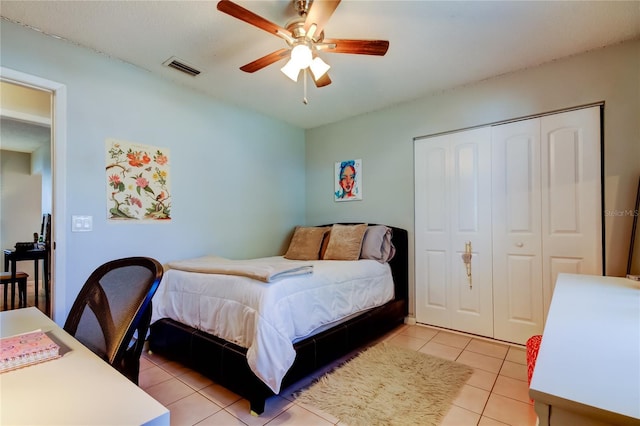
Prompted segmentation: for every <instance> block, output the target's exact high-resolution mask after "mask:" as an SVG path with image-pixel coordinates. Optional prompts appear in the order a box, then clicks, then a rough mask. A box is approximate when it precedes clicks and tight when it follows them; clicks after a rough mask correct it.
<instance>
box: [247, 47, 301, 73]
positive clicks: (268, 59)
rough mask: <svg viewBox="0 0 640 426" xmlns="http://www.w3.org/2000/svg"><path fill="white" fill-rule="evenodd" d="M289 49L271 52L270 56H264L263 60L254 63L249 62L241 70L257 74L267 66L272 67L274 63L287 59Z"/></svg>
mask: <svg viewBox="0 0 640 426" xmlns="http://www.w3.org/2000/svg"><path fill="white" fill-rule="evenodd" d="M289 52H290V50H289V49H280V50H276V51H275V52H271V53H269V54H268V55H265V56H263V57H262V58H259V59H256V60H255V61H253V62H249V63H248V64H246V65H243V66H241V67H240V69H241V70H242V71H244V72H249V73H252V72H256V71H258V70H261V69H262V68H264V67H266V66H267V65H271V64H273V63H274V62H278V61H279V60H280V59H282V58H285V57H287V56H288V55H289Z"/></svg>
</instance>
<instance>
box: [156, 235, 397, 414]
mask: <svg viewBox="0 0 640 426" xmlns="http://www.w3.org/2000/svg"><path fill="white" fill-rule="evenodd" d="M327 226H328V225H327ZM390 228H392V229H393V239H392V241H393V244H394V246H395V247H396V254H395V256H394V258H393V259H391V260H390V261H389V265H390V266H391V271H392V274H393V280H394V287H395V298H394V299H393V300H391V301H389V302H387V303H386V304H384V305H382V306H380V307H377V308H374V309H371V310H369V311H367V312H365V313H363V314H361V315H358V316H356V317H354V318H351V319H350V320H349V321H347V322H344V323H342V324H339V325H337V326H335V327H333V328H330V329H328V330H325V331H323V332H321V333H319V334H316V335H314V336H312V337H309V338H306V339H304V340H301V341H299V342H297V343H296V344H294V349H295V351H296V359H295V361H294V363H293V365H292V366H291V369H290V370H289V371H288V372H287V374H286V375H285V377H284V379H283V381H282V386H281V389H285V388H286V387H287V386H289V385H291V384H293V383H295V382H296V381H298V380H300V379H302V378H304V377H305V376H308V375H309V374H311V373H313V372H314V371H316V370H318V369H320V368H322V367H324V366H326V365H327V364H329V363H331V362H333V361H335V360H337V359H338V358H340V357H342V356H344V355H346V354H348V353H349V352H351V351H353V350H354V349H357V348H359V347H361V346H363V345H365V344H367V343H369V342H371V341H373V340H375V339H377V338H378V337H380V336H382V335H383V334H384V333H386V332H388V331H389V330H391V329H393V328H395V327H396V326H398V325H399V324H402V323H403V322H404V318H405V317H406V316H407V313H408V292H409V264H408V239H407V231H406V230H404V229H401V228H396V227H392V226H390ZM149 349H150V350H151V351H153V352H156V353H158V354H160V355H163V356H165V357H167V358H169V359H172V360H176V361H178V362H180V363H182V364H184V365H186V366H188V367H190V368H192V369H194V370H196V371H198V372H200V373H202V374H203V375H205V376H207V377H209V378H210V379H211V380H213V381H215V382H216V383H218V384H220V385H222V386H224V387H226V388H228V389H229V390H231V391H233V392H235V393H237V394H238V395H240V396H242V397H243V398H246V399H247V400H249V403H250V404H251V411H253V412H255V413H257V414H262V412H263V411H264V406H265V401H266V399H267V398H269V397H271V396H273V395H274V393H273V391H272V390H271V389H269V388H268V387H267V386H266V385H265V384H264V383H263V382H262V381H261V380H260V379H259V378H258V377H256V376H255V375H254V373H253V372H252V371H251V369H250V368H249V365H248V363H247V358H246V353H247V349H245V348H242V347H240V346H238V345H235V344H233V343H230V342H227V341H226V340H223V339H221V338H219V337H216V336H212V335H211V334H208V333H205V332H202V331H199V330H196V329H195V328H192V327H189V326H187V325H184V324H181V323H179V322H177V321H174V320H171V319H168V318H164V319H161V320H158V321H156V322H155V323H153V324H152V325H151V332H150V335H149Z"/></svg>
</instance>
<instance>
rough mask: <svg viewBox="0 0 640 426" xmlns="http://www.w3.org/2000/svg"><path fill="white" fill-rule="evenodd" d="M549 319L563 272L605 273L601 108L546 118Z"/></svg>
mask: <svg viewBox="0 0 640 426" xmlns="http://www.w3.org/2000/svg"><path fill="white" fill-rule="evenodd" d="M541 139H542V144H541V156H542V212H543V215H542V245H543V264H542V268H543V269H542V270H543V290H544V308H545V317H546V314H547V312H548V309H549V304H550V303H551V295H552V294H553V288H554V285H555V282H556V278H557V276H558V274H559V273H561V272H567V273H575V274H590V275H602V205H601V183H600V181H601V178H600V173H601V171H600V170H601V163H600V158H601V153H600V108H599V107H592V108H586V109H580V110H576V111H569V112H565V113H560V114H554V115H549V116H545V117H543V118H542V132H541Z"/></svg>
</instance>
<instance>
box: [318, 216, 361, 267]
mask: <svg viewBox="0 0 640 426" xmlns="http://www.w3.org/2000/svg"><path fill="white" fill-rule="evenodd" d="M366 230H367V224H366V223H363V224H361V225H339V224H335V225H333V226H332V227H331V237H330V238H329V244H327V251H326V252H325V253H324V257H323V259H324V260H358V259H359V258H360V248H361V247H362V239H363V238H364V233H365V231H366Z"/></svg>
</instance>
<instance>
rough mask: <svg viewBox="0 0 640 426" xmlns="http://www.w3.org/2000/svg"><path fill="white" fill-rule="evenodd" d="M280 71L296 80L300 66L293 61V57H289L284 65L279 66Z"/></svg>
mask: <svg viewBox="0 0 640 426" xmlns="http://www.w3.org/2000/svg"><path fill="white" fill-rule="evenodd" d="M280 71H282V73H283V74H284V75H286V76H287V77H289V78H290V79H291V80H293V81H295V82H297V81H298V75H300V67H299V66H298V65H297V64H296V63H295V61H294V60H293V59H289V60H288V61H287V63H286V64H285V66H284V67H282V68H280Z"/></svg>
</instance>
